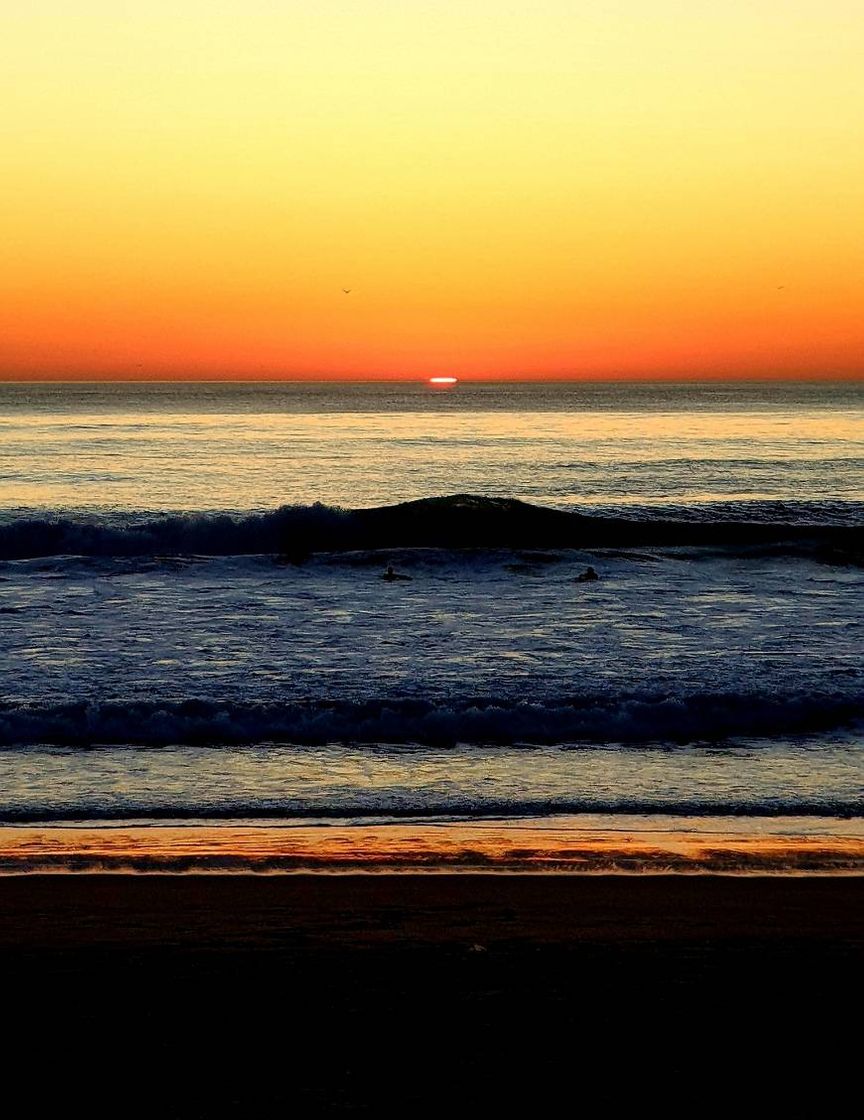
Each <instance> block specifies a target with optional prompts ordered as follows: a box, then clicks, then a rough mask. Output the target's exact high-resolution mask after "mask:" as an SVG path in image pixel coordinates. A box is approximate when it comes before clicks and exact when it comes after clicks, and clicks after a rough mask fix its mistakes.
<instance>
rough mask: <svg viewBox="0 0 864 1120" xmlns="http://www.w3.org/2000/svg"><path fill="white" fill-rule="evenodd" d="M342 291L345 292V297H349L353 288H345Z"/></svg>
mask: <svg viewBox="0 0 864 1120" xmlns="http://www.w3.org/2000/svg"><path fill="white" fill-rule="evenodd" d="M342 291H343V292H344V293H345V295H346V296H347V295H349V294H350V293H351V291H352V289H351V288H343V289H342Z"/></svg>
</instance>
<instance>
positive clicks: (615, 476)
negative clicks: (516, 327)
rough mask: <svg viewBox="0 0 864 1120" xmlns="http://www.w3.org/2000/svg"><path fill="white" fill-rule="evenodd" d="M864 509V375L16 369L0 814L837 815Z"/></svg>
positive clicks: (3, 568) (856, 658)
mask: <svg viewBox="0 0 864 1120" xmlns="http://www.w3.org/2000/svg"><path fill="white" fill-rule="evenodd" d="M454 494H461V495H466V494H470V495H473V496H474V497H473V498H471V499H465V498H462V499H453V500H450V501H445V502H429V501H428V499H430V498H433V497H443V496H446V495H454ZM503 499H508V500H509V499H517V500H518V501H519V502H523V503H529V506H528V507H524V506H520V505H519V504H518V502H517V503H515V504H514V503H511V502H509V501H503ZM403 502H419V505H417V506H410V507H403V508H400V509H399V510H396V511H394V510H385V511H384V512H383V513H381V514H379V513H376V512H374V507H381V506H394V505H396V504H397V503H403ZM285 506H288V507H291V508H288V509H284V508H283V509H281V510H280V507H285ZM532 507H543V508H541V509H536V508H532ZM350 510H355V511H360V512H359V513H357V514H352V513H347V512H345V511H350ZM370 511H372V512H370ZM544 511H545V512H544ZM554 511H567V512H568V513H570V514H572V515H582V516H581V519H580V516H575V520H574V519H572V518H571V519H568V518H564V519H563V520H560V519H559V520H556V517H557V514H556V513H555V512H554ZM862 532H864V389H862V387H860V386H856V385H850V384H842V385H839V384H838V385H833V384H819V385H808V384H805V385H800V384H796V385H786V384H770V385H765V384H709V385H703V386H693V385H689V384H688V385H683V384H682V385H678V384H663V385H643V384H640V385H632V384H596V385H594V384H592V385H574V384H565V385H550V384H544V385H513V384H506V385H503V384H502V385H490V384H484V385H465V384H462V385H459V386H458V387H456V388H455V389H453V390H444V391H441V390H432V389H430V388H428V387H427V386H425V385H422V384H421V385H409V384H399V385H371V384H364V385H323V384H315V385H299V384H298V385H293V384H289V385H273V384H266V385H107V386H106V385H80V384H78V385H40V386H29V385H28V386H25V385H3V386H0V825H2V824H3V823H4V822H5V823H7V824H14V825H20V826H24V825H28V826H32V825H34V824H37V823H40V822H41V823H48V822H53V823H54V824H57V823H60V824H63V823H66V824H71V823H73V822H77V823H80V822H109V821H110V822H113V823H114V824H117V823H124V822H125V823H127V824H128V823H129V822H130V821H143V822H153V823H155V822H165V821H168V822H172V821H173V822H187V823H191V822H214V823H216V822H219V823H220V824H223V825H224V824H227V823H234V824H236V823H237V822H240V821H244V822H249V821H256V820H267V821H268V822H271V823H272V822H274V821H275V822H278V821H280V820H281V821H284V822H294V823H295V824H299V823H303V822H306V823H309V822H312V821H318V822H320V821H330V822H336V821H340V822H346V821H347V822H354V823H359V824H361V825H362V824H363V823H364V822H366V823H369V824H370V825H371V824H373V823H374V824H376V825H380V824H381V823H382V822H385V823H386V822H387V821H388V820H394V821H395V820H400V821H403V822H404V821H405V820H413V821H419V822H424V821H425V822H435V821H445V820H453V819H459V820H462V821H480V820H484V819H489V818H498V819H502V820H518V819H527V818H529V817H530V818H531V819H532V820H535V821H536V820H538V819H540V820H542V819H543V818H546V817H548V818H550V819H551V818H552V817H555V818H560V817H561V816H562V815H566V816H568V817H569V818H572V819H574V820H578V819H580V815H585V814H594V816H593V817H592V820H593V819H596V816H597V814H600V815H602V816H603V817H604V819H607V820H608V821H611V822H613V825H614V821H615V820H616V819H618V818H620V819H621V820H624V819H625V818H627V817H632V816H633V815H634V814H639V815H640V816H645V815H647V816H648V817H649V818H650V817H651V815H652V814H655V815H658V816H659V815H665V816H666V817H675V818H676V819H687V818H689V819H693V820H696V819H707V818H711V819H712V820H713V819H715V818H720V819H723V818H726V819H731V818H735V819H737V820H740V819H742V818H752V819H753V820H757V819H762V820H764V819H780V818H782V819H783V820H784V822H788V820H790V819H792V820H794V819H796V818H800V819H802V820H803V818H804V817H805V816H807V817H808V818H809V819H810V821H811V823H810V824H809V825H808V826H807V829H808V830H810V831H812V829H813V827H814V826H813V823H812V820H813V818H816V819H818V820H820V821H822V825H820V826H819V827H820V828H822V829H823V830H827V831H828V832H830V831H831V828H832V826H831V823H830V822H831V821H832V820H837V819H838V818H840V817H842V818H844V836H846V837H847V838H848V836H849V830H850V828H851V829H852V831H853V833H854V831H855V827H856V824H855V822H860V821H861V818H862V814H864V736H862V732H864V662H862V657H861V650H862V649H864V610H862V607H864V595H862V592H864V547H862ZM421 546H422V547H421ZM3 558H5V559H3ZM388 563H391V564H393V565H394V566H395V568H396V569H397V571H398V572H399V573H400V574H405V575H409V576H411V579H410V581H408V580H405V581H399V582H395V583H387V582H385V581H384V580H382V579H381V578H380V577H381V572H382V571H383V568H384V566H385V565H386V564H388ZM588 565H591V566H593V567H594V568H596V569H597V571H598V572H599V574H600V579H599V580H598V581H597V582H596V583H592V584H580V583H577V582H575V577H576V576H577V575H578V573H579V572H581V571H582V570H584V568H585V567H586V566H588ZM785 827H786V825H785V824H784V828H785ZM817 831H818V830H817ZM835 831H836V830H835ZM862 835H864V833H862Z"/></svg>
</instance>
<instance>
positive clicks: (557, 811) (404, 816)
mask: <svg viewBox="0 0 864 1120" xmlns="http://www.w3.org/2000/svg"><path fill="white" fill-rule="evenodd" d="M158 796H159V800H158V801H157V800H150V801H143V800H140V799H136V798H124V799H123V801H122V803H117V802H116V801H107V800H106V801H104V802H99V801H98V800H97V799H93V798H89V799H87V800H86V801H82V802H80V803H79V802H68V803H64V804H54V805H50V806H44V805H38V806H36V805H31V806H20V805H17V806H6V805H0V824H16V825H17V824H51V823H55V824H59V823H66V824H84V823H88V822H92V823H100V822H101V823H104V824H109V823H122V824H126V825H128V824H130V823H132V822H140V823H142V824H153V823H157V822H158V823H164V822H166V821H175V822H178V823H179V822H188V823H190V824H191V823H197V822H200V821H211V822H214V823H215V822H222V823H228V822H240V821H243V822H245V823H247V824H251V823H253V822H266V821H285V822H291V823H292V824H298V825H306V824H311V823H315V824H324V823H328V822H329V823H333V824H340V823H345V824H357V825H360V824H364V825H370V826H375V825H383V824H392V823H395V822H401V823H404V824H416V823H422V822H426V821H435V822H441V823H446V822H451V821H452V822H458V821H467V822H472V823H473V822H478V821H496V820H518V819H524V818H536V819H538V820H541V819H542V820H546V819H548V818H551V817H564V816H573V817H579V816H586V815H587V816H592V817H596V816H608V817H634V816H638V817H687V818H699V819H703V818H709V817H733V818H737V817H754V818H759V819H774V818H779V817H839V818H842V819H845V820H852V819H853V818H861V817H864V797H858V798H837V797H830V796H825V797H823V798H814V797H812V796H811V797H804V796H802V797H800V798H797V797H776V798H766V797H759V796H755V795H754V796H753V797H749V798H748V797H745V796H742V797H740V798H738V799H717V798H711V797H703V798H695V797H694V798H670V797H668V796H667V797H657V798H648V797H630V798H628V797H620V798H614V797H610V796H608V795H607V796H605V797H602V796H597V797H590V796H582V797H549V798H531V797H522V798H513V799H508V800H503V799H496V798H489V799H483V800H482V801H477V800H469V799H467V798H460V797H459V796H458V795H454V796H452V797H450V798H448V799H441V800H435V799H434V798H432V799H430V798H428V797H423V796H422V795H421V794H419V793H418V794H416V795H408V796H406V797H404V798H403V799H402V800H401V801H397V800H394V797H393V794H392V791H388V792H387V793H385V794H382V795H381V796H380V797H378V798H377V799H376V798H368V797H367V798H365V799H364V798H363V797H360V796H355V797H353V798H346V799H345V800H343V801H340V802H338V803H336V802H327V803H325V802H322V801H320V800H311V801H310V800H309V799H308V798H302V799H301V798H297V799H293V800H292V799H290V798H286V799H284V800H279V801H277V800H274V799H266V798H259V799H250V798H247V799H236V798H235V799H231V798H223V799H221V800H219V801H210V800H206V799H202V800H199V801H189V800H180V799H172V798H171V796H170V794H160V795H158Z"/></svg>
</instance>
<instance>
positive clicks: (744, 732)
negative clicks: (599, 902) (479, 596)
mask: <svg viewBox="0 0 864 1120" xmlns="http://www.w3.org/2000/svg"><path fill="white" fill-rule="evenodd" d="M862 724H864V694H857V693H856V694H853V695H849V694H844V695H826V694H824V693H817V692H813V693H804V694H798V695H791V696H782V695H781V696H771V695H762V694H758V693H753V692H747V693H713V694H704V693H700V694H698V695H690V696H669V695H646V694H642V695H633V696H613V697H610V696H580V697H574V698H560V699H556V700H546V701H543V702H540V701H536V702H531V701H516V700H513V699H512V698H496V697H485V698H476V697H474V698H463V699H451V700H449V701H435V700H422V699H392V700H387V699H383V700H377V699H376V700H369V701H352V700H339V701H335V700H333V701H331V700H314V701H313V700H310V701H300V702H284V703H283V702H266V701H260V702H258V701H255V702H252V701H250V702H238V701H224V702H222V701H215V700H214V701H211V700H203V699H186V700H173V701H172V700H147V701H144V700H141V701H127V702H124V701H99V702H97V701H92V702H83V701H82V702H70V703H61V704H44V703H37V702H22V703H15V702H3V703H0V745H3V746H7V747H8V746H15V745H36V744H39V745H71V746H84V747H86V746H97V745H103V744H104V745H107V744H112V745H113V744H129V745H142V746H163V745H164V746H168V745H214V746H216V745H220V744H225V745H236V744H240V745H242V744H251V743H264V742H277V743H294V744H309V745H315V744H326V743H339V742H346V743H386V744H396V745H406V746H407V745H410V744H424V745H431V746H444V747H446V746H453V745H455V744H465V743H468V744H471V743H474V744H478V745H479V744H505V745H514V744H525V745H534V744H536V745H544V744H573V745H578V744H580V743H590V744H596V743H643V744H645V743H655V742H656V743H693V742H701V741H705V742H709V743H716V742H722V741H723V740H726V739H730V738H734V737H752V738H767V737H776V736H779V735H795V734H805V733H807V732H825V731H831V730H837V729H841V728H847V727H848V728H857V727H859V726H861V725H862Z"/></svg>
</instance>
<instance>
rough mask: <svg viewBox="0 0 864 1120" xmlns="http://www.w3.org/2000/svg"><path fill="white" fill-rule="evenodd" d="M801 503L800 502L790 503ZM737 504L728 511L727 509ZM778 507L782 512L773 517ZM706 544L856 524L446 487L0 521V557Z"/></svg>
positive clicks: (836, 534)
mask: <svg viewBox="0 0 864 1120" xmlns="http://www.w3.org/2000/svg"><path fill="white" fill-rule="evenodd" d="M799 506H800V503H799ZM734 513H737V515H738V519H732V514H734ZM784 516H786V518H787V520H783V517H784ZM622 546H624V547H632V546H715V547H739V548H769V549H772V548H773V549H781V550H783V551H788V552H796V551H804V552H805V553H807V554H814V553H815V554H816V555H817V556H819V557H820V558H825V559H829V560H837V561H839V562H846V563H856V564H857V563H864V525H860V524H857V525H848V524H831V523H813V520H812V512H811V513H810V514H809V515H807V516H805V515H804V514H802V511H801V509H800V508H796V509H793V507H791V506H786V505H784V503H777V508H776V509H775V510H774V511H773V515H772V514H771V511H769V510H767V508H766V503H760V508H759V511H758V516H754V518H753V519H750V518H749V517H748V513H747V503H741V505H740V506H736V507H734V508H726V509H724V510H723V511H722V513H718V515H717V516H714V517H710V516H707V517H706V515H705V513H704V511H703V512H702V513H701V514H700V515H698V516H696V517H695V518H694V517H690V518H685V517H684V516H683V515H682V516H681V517H676V518H670V517H652V516H646V515H645V513H644V512H642V513H640V514H639V515H638V516H637V515H634V516H628V517H621V516H611V515H604V516H597V515H591V514H586V513H582V512H574V511H565V510H558V509H550V508H548V507H545V506H537V505H531V504H529V503H527V502H522V501H519V500H517V499H514V498H489V497H479V496H476V495H470V494H456V495H450V496H448V497H441V498H423V499H420V500H418V501H413V502H402V503H400V504H398V505H392V506H379V507H374V508H371V509H339V508H335V507H331V506H325V505H321V504H320V503H316V504H314V505H309V506H282V507H281V508H279V509H276V510H273V511H270V512H267V513H250V514H227V513H198V514H165V515H155V516H154V515H149V516H143V515H142V516H139V517H135V516H132V515H125V516H119V515H116V516H114V517H113V518H112V517H104V518H101V519H94V520H90V521H86V520H80V519H77V518H75V517H72V516H70V515H68V514H62V513H57V514H45V515H41V514H40V515H38V516H37V515H30V516H24V517H18V518H16V519H14V520H11V521H9V522H7V523H5V524H2V525H0V559H5V560H24V559H32V558H37V557H48V556H96V557H127V556H187V555H203V556H232V555H252V554H262V553H272V554H277V555H281V556H284V557H286V558H287V559H289V560H296V561H298V562H299V561H302V560H303V559H304V558H306V557H308V556H309V555H311V554H312V553H316V552H346V551H358V550H381V549H391V548H451V549H478V548H479V549H483V548H519V549H532V548H541V549H542V548H580V549H584V548H602V547H622Z"/></svg>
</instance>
